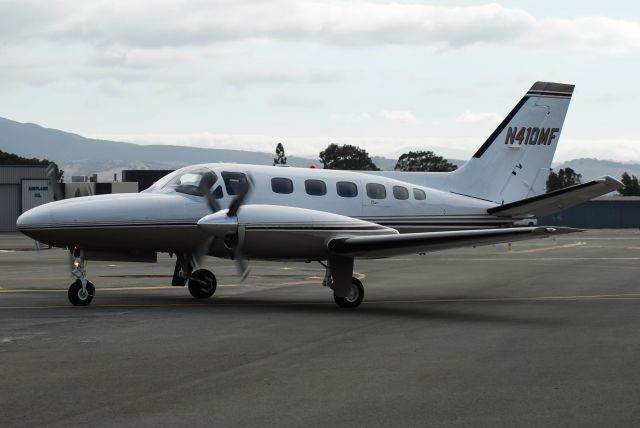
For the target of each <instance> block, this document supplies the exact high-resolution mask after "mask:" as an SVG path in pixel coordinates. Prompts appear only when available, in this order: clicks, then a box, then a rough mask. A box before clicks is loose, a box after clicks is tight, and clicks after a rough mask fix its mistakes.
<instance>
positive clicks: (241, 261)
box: [234, 251, 251, 282]
mask: <svg viewBox="0 0 640 428" xmlns="http://www.w3.org/2000/svg"><path fill="white" fill-rule="evenodd" d="M235 254H237V256H236V255H234V258H235V260H236V265H237V267H238V276H239V277H240V282H244V280H245V279H247V277H248V276H249V273H251V268H250V267H249V263H248V262H247V259H245V258H243V257H242V254H241V253H240V251H235Z"/></svg>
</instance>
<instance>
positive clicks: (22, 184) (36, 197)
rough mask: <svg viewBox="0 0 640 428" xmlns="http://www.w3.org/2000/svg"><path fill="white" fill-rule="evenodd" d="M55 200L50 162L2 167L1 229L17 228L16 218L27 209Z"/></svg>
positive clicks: (0, 177) (0, 196) (0, 230)
mask: <svg viewBox="0 0 640 428" xmlns="http://www.w3.org/2000/svg"><path fill="white" fill-rule="evenodd" d="M51 201H53V189H51V186H50V185H49V179H48V177H47V166H41V165H24V166H23V165H18V166H2V167H0V232H10V231H14V230H16V219H17V218H18V216H19V215H20V214H22V213H23V212H24V211H26V210H28V209H31V208H33V207H35V206H38V205H41V204H44V203H47V202H51Z"/></svg>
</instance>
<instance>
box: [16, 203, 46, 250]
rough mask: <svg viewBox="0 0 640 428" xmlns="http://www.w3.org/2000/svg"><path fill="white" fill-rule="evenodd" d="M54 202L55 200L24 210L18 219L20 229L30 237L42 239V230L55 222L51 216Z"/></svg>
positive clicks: (17, 225) (17, 224)
mask: <svg viewBox="0 0 640 428" xmlns="http://www.w3.org/2000/svg"><path fill="white" fill-rule="evenodd" d="M52 204H55V202H51V203H49V204H44V205H40V206H38V207H35V208H31V209H30V210H28V211H26V212H24V213H23V214H22V215H21V216H20V217H18V220H17V221H16V227H17V228H18V230H19V231H20V232H22V233H24V234H25V235H27V236H29V237H30V238H33V239H35V240H38V241H42V239H41V238H42V236H41V235H42V231H44V230H45V229H46V228H47V227H50V226H51V224H52V223H53V218H52V216H51V205H52Z"/></svg>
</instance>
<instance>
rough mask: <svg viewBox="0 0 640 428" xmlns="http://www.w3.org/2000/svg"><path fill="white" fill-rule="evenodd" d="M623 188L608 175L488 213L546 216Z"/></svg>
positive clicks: (490, 210) (500, 207) (508, 215)
mask: <svg viewBox="0 0 640 428" xmlns="http://www.w3.org/2000/svg"><path fill="white" fill-rule="evenodd" d="M621 187H622V183H620V182H619V181H618V180H616V179H615V178H613V177H610V176H608V175H606V176H604V177H600V178H596V179H595V180H593V181H589V182H588V183H583V184H577V185H575V186H570V187H565V188H564V189H560V190H556V191H554V192H550V193H545V194H543V195H538V196H534V197H532V198H527V199H522V200H520V201H516V202H512V203H510V204H504V205H500V206H497V207H494V208H489V209H488V210H487V212H488V213H489V214H493V215H497V216H504V217H513V216H527V215H534V216H545V215H549V214H553V213H555V212H558V211H561V210H564V209H567V208H570V207H573V206H575V205H578V204H581V203H582V202H586V201H588V200H591V199H593V198H595V197H598V196H602V195H606V194H607V193H611V192H613V191H615V190H618V189H620V188H621Z"/></svg>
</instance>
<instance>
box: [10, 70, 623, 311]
mask: <svg viewBox="0 0 640 428" xmlns="http://www.w3.org/2000/svg"><path fill="white" fill-rule="evenodd" d="M573 88H574V86H573V85H565V84H558V83H548V82H537V83H535V84H534V85H533V86H532V87H531V89H530V90H529V92H527V94H526V95H525V96H524V97H523V98H522V100H520V102H519V103H518V104H517V105H516V106H515V108H514V109H513V110H512V111H511V113H509V115H508V116H507V117H506V118H505V119H504V121H503V122H502V123H501V124H500V126H498V128H497V129H496V130H495V131H494V132H493V133H492V134H491V135H490V136H489V138H488V139H487V140H486V141H485V143H484V144H482V146H481V147H480V148H479V149H478V151H477V152H476V153H475V154H474V155H473V157H472V158H471V160H469V162H467V163H466V164H465V165H464V166H462V167H461V168H460V169H458V170H456V171H453V172H446V173H443V172H375V173H370V172H353V171H336V170H326V169H310V168H309V169H307V168H278V167H273V166H257V165H236V164H216V163H212V164H202V165H194V166H189V167H186V168H182V169H179V170H177V171H175V172H173V173H171V174H169V175H167V176H165V177H164V178H162V179H160V180H159V181H158V182H156V183H155V184H154V185H153V186H152V187H151V188H149V189H147V190H145V191H143V192H141V193H137V194H115V195H99V196H88V197H82V198H75V199H67V200H61V201H57V202H51V203H48V204H45V205H41V206H39V207H36V208H33V209H31V210H29V211H27V212H25V213H24V214H22V215H21V216H20V217H19V218H18V222H17V226H18V229H19V230H20V231H22V232H23V233H25V234H26V235H28V236H30V237H32V238H33V239H35V240H38V241H40V242H44V243H46V244H50V245H53V246H57V247H62V248H67V249H68V250H69V254H70V263H71V273H72V275H73V276H74V277H75V278H76V280H75V282H74V283H73V284H72V285H71V286H70V288H69V293H68V296H69V300H70V301H71V303H73V304H74V305H78V306H85V305H88V304H89V303H90V302H91V300H92V299H93V296H94V293H95V287H94V285H93V284H92V283H91V282H90V281H88V280H87V272H86V269H85V261H86V260H113V261H134V262H135V261H144V262H149V261H153V262H155V261H156V259H157V253H158V252H166V253H169V254H175V255H176V266H175V271H174V275H173V281H172V284H173V285H176V286H184V285H185V284H187V282H188V284H189V291H190V293H191V295H192V296H193V297H195V298H208V297H211V296H212V295H213V293H214V292H215V290H216V277H215V276H214V274H213V273H211V272H210V271H208V270H206V269H201V268H200V261H201V259H202V257H203V256H205V255H207V256H215V257H224V258H231V259H234V260H236V261H237V263H238V267H239V271H240V275H241V276H242V277H243V279H244V277H245V276H246V275H247V273H248V268H247V262H246V260H250V259H260V260H295V261H305V262H310V261H317V262H319V263H321V264H322V265H323V266H325V268H326V274H325V279H324V285H325V286H327V287H329V288H331V289H332V290H333V295H334V300H335V302H336V303H337V305H338V306H340V307H356V306H358V305H359V304H360V303H361V302H362V299H363V297H364V288H363V286H362V284H361V282H360V281H359V280H358V279H356V278H355V277H353V261H354V259H355V258H383V257H390V256H395V255H399V254H406V253H425V252H429V251H435V250H442V249H448V248H455V247H462V246H475V245H483V244H494V243H500V242H511V241H515V240H522V239H531V238H540V237H546V236H549V235H553V234H561V233H569V232H574V231H576V229H570V228H562V227H512V226H513V223H514V222H515V221H517V220H519V219H523V218H526V217H527V216H531V215H538V216H539V215H546V214H550V213H552V212H555V211H558V210H561V209H564V208H567V207H570V206H573V205H576V204H578V203H580V202H583V201H586V200H589V199H591V198H594V197H596V196H599V195H603V194H606V193H609V192H611V191H614V190H616V189H618V188H619V187H620V186H621V183H619V182H618V181H617V180H615V179H613V178H611V177H608V176H607V177H602V178H599V179H596V180H594V181H591V182H588V183H584V184H580V185H577V186H573V187H569V188H565V189H562V190H558V191H556V192H552V193H548V194H544V190H545V183H546V179H547V176H548V173H549V171H550V166H551V161H552V159H553V154H554V152H555V150H556V147H557V144H558V138H559V137H560V131H561V129H562V124H563V122H564V118H565V115H566V113H567V108H568V107H569V101H570V100H571V95H572V93H573Z"/></svg>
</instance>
